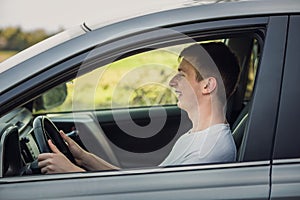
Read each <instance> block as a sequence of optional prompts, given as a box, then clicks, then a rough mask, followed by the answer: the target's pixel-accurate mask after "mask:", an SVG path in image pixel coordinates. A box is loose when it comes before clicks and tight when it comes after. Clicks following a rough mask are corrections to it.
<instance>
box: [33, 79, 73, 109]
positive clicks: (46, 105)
mask: <svg viewBox="0 0 300 200" xmlns="http://www.w3.org/2000/svg"><path fill="white" fill-rule="evenodd" d="M67 94H68V91H67V85H66V84H65V83H64V84H61V85H58V86H56V87H54V88H52V89H50V90H48V91H47V92H45V93H43V94H42V95H41V96H39V97H38V98H37V99H35V100H34V102H33V109H34V110H35V111H39V110H49V109H52V108H55V107H57V106H59V105H61V104H62V103H63V102H64V101H65V99H66V97H67Z"/></svg>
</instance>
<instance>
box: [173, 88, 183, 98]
mask: <svg viewBox="0 0 300 200" xmlns="http://www.w3.org/2000/svg"><path fill="white" fill-rule="evenodd" d="M175 93H176V95H177V98H179V97H181V96H182V92H180V91H178V90H176V91H175Z"/></svg>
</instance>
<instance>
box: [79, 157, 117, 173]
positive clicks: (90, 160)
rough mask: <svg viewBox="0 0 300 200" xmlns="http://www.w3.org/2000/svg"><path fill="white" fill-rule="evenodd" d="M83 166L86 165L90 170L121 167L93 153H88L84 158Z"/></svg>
mask: <svg viewBox="0 0 300 200" xmlns="http://www.w3.org/2000/svg"><path fill="white" fill-rule="evenodd" d="M82 167H84V168H85V169H86V170H88V171H98V170H113V169H115V170H119V169H120V168H119V167H117V166H114V165H112V164H110V163H108V162H106V161H105V160H103V159H102V158H99V157H98V156H96V155H94V154H92V153H88V154H86V155H85V156H84V158H83V160H82Z"/></svg>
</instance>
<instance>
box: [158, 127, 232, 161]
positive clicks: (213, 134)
mask: <svg viewBox="0 0 300 200" xmlns="http://www.w3.org/2000/svg"><path fill="white" fill-rule="evenodd" d="M235 159H236V147H235V143H234V140H233V137H232V134H231V131H230V127H229V125H228V124H216V125H213V126H211V127H209V128H207V129H205V130H203V131H199V132H190V131H189V132H187V133H185V134H184V135H182V136H181V137H180V138H179V139H178V140H177V142H176V143H175V145H174V147H173V149H172V151H171V152H170V154H169V155H168V156H167V158H166V159H165V160H164V161H163V162H162V163H161V164H160V165H159V166H168V165H186V164H201V163H224V162H233V161H235Z"/></svg>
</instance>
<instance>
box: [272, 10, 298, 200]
mask: <svg viewBox="0 0 300 200" xmlns="http://www.w3.org/2000/svg"><path fill="white" fill-rule="evenodd" d="M289 21H290V23H289V32H288V39H287V51H286V58H285V66H284V76H283V83H282V92H281V99H280V107H279V115H278V124H277V133H276V140H275V148H274V154H273V165H272V189H271V199H299V197H300V191H299V187H300V176H299V172H300V148H299V147H300V135H299V131H300V130H299V117H300V116H299V109H300V107H299V101H298V99H299V94H300V90H299V87H297V82H298V80H299V72H300V65H299V52H300V46H299V45H300V42H299V39H298V36H299V33H300V29H299V24H300V16H299V15H295V16H291V17H290V20H289Z"/></svg>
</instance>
